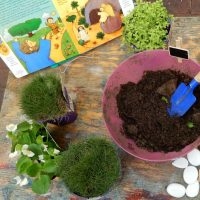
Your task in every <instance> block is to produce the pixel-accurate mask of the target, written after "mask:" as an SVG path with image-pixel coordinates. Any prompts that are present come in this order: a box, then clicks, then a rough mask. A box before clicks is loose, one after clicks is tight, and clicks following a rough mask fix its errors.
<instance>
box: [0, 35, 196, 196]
mask: <svg viewBox="0 0 200 200" xmlns="http://www.w3.org/2000/svg"><path fill="white" fill-rule="evenodd" d="M170 40H173V38H171V39H170ZM130 55H132V52H130V51H128V50H127V49H126V47H124V46H123V45H122V43H121V38H117V39H115V40H113V41H111V42H109V43H107V44H105V45H103V46H100V47H98V48H96V49H94V50H92V51H90V52H88V53H86V54H84V55H83V56H81V57H79V58H78V59H76V60H75V61H73V62H72V63H71V65H70V66H68V65H67V64H64V65H62V66H60V67H57V68H54V69H53V68H48V69H45V70H43V71H40V72H38V73H47V72H52V73H57V74H58V75H60V76H61V77H62V80H63V82H64V84H65V86H66V87H67V89H68V91H69V94H70V95H71V96H72V98H73V99H74V101H75V103H76V109H77V112H78V118H77V120H76V121H75V123H73V124H71V125H67V126H64V127H62V128H59V127H56V126H49V128H50V129H51V130H52V132H53V135H54V137H55V138H56V140H57V141H58V142H59V143H61V144H62V146H63V147H65V146H66V145H67V143H68V142H69V141H70V140H72V139H75V138H77V137H86V136H88V135H92V134H93V135H104V136H106V137H108V138H110V136H109V133H108V131H107V129H106V127H105V124H104V120H103V114H102V107H101V99H102V94H103V89H104V86H105V83H106V81H107V79H108V78H109V76H110V75H111V73H112V72H113V71H114V70H115V68H116V67H117V66H118V64H119V63H120V62H122V61H123V60H124V59H126V58H128V57H129V56H130ZM38 73H35V74H31V75H28V76H26V77H23V78H20V79H16V78H15V77H14V76H13V75H12V74H9V77H8V82H7V87H6V90H5V95H4V101H3V105H2V110H1V113H0V119H1V120H0V158H1V159H0V199H2V200H33V199H36V200H46V199H51V200H64V199H65V200H81V199H83V198H81V197H77V196H75V195H74V194H71V193H70V192H69V191H68V190H67V188H66V187H65V186H64V184H63V183H62V182H61V181H60V180H59V179H58V178H57V179H55V180H54V181H53V185H52V187H51V190H50V193H49V194H47V195H46V196H39V195H36V194H34V193H33V192H32V191H31V189H30V185H28V186H25V187H19V186H16V185H15V181H14V179H13V178H14V177H15V176H17V174H16V171H15V161H14V160H9V158H8V154H9V152H10V141H9V140H8V139H7V138H6V131H5V127H6V125H7V124H10V123H18V122H19V121H20V120H21V119H22V118H23V115H22V112H21V110H20V105H19V93H20V89H21V87H22V86H23V85H24V84H26V83H27V82H28V81H29V80H30V79H31V78H32V77H33V76H35V75H37V74H38ZM119 154H120V158H121V160H122V176H121V178H120V180H119V181H118V182H117V183H116V185H115V186H113V188H111V190H110V191H108V192H107V193H106V194H105V195H103V196H102V197H99V198H97V199H101V200H173V199H175V198H172V197H170V196H168V195H167V193H166V186H167V185H168V184H169V183H172V182H183V180H182V172H183V170H179V169H176V168H175V167H173V166H172V165H171V162H165V163H153V162H146V161H142V160H139V159H137V158H135V157H133V156H131V155H129V154H127V153H126V152H124V151H123V150H121V149H119ZM199 198H200V197H198V198H194V199H199ZM182 199H183V200H184V199H187V198H182Z"/></svg>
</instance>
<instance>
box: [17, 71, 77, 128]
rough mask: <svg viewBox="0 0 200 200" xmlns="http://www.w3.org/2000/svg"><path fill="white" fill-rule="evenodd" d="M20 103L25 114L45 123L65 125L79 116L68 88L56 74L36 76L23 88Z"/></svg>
mask: <svg viewBox="0 0 200 200" xmlns="http://www.w3.org/2000/svg"><path fill="white" fill-rule="evenodd" d="M20 105H21V108H22V110H23V112H24V114H26V115H27V116H29V117H30V118H31V119H33V120H36V121H40V122H43V123H53V124H57V125H65V124H68V123H71V122H73V121H74V120H75V119H76V117H77V114H76V112H75V110H74V106H73V102H72V100H71V98H70V96H69V95H68V93H67V90H66V88H65V87H62V84H61V81H60V79H59V78H58V77H57V76H56V75H55V74H45V75H37V76H36V77H34V78H33V79H32V80H31V81H30V82H29V83H28V84H27V85H25V86H24V87H23V88H22V91H21V96H20Z"/></svg>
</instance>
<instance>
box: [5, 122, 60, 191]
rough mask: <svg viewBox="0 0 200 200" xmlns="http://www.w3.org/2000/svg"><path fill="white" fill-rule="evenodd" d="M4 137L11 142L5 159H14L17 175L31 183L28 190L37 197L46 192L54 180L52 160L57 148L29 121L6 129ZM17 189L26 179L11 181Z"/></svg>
mask: <svg viewBox="0 0 200 200" xmlns="http://www.w3.org/2000/svg"><path fill="white" fill-rule="evenodd" d="M6 130H7V137H8V138H9V139H11V141H12V147H11V153H10V154H9V158H17V163H16V170H17V172H18V173H19V174H20V175H23V176H29V177H30V178H31V179H32V181H31V182H32V190H33V191H34V192H36V193H38V194H44V193H46V192H48V190H49V187H50V185H51V179H52V178H53V177H55V176H57V164H56V158H57V157H58V156H59V153H60V151H59V147H58V146H57V145H56V143H55V142H54V140H53V138H52V137H51V135H50V134H49V132H48V131H47V129H46V128H45V127H44V126H43V125H42V124H38V123H36V122H33V121H31V120H29V121H23V122H21V123H19V124H18V125H15V124H10V125H8V126H7V127H6ZM15 179H16V181H17V184H19V185H20V186H23V185H26V184H28V179H27V178H26V177H25V178H24V179H23V180H21V178H20V177H19V176H17V177H15Z"/></svg>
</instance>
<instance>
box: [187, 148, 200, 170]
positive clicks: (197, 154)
mask: <svg viewBox="0 0 200 200" xmlns="http://www.w3.org/2000/svg"><path fill="white" fill-rule="evenodd" d="M187 159H188V161H189V162H190V163H191V164H192V165H193V166H199V165H200V151H199V150H198V149H193V150H192V151H190V152H189V153H188V154H187Z"/></svg>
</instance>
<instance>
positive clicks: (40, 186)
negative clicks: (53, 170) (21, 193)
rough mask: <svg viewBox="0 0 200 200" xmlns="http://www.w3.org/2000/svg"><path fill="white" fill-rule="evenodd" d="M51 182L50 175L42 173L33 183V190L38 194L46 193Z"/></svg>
mask: <svg viewBox="0 0 200 200" xmlns="http://www.w3.org/2000/svg"><path fill="white" fill-rule="evenodd" d="M50 184H51V180H50V178H49V176H47V175H42V176H40V178H37V179H35V180H34V181H33V183H32V190H33V192H35V193H37V194H45V193H47V192H48V190H49V187H50Z"/></svg>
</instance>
